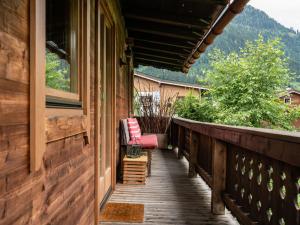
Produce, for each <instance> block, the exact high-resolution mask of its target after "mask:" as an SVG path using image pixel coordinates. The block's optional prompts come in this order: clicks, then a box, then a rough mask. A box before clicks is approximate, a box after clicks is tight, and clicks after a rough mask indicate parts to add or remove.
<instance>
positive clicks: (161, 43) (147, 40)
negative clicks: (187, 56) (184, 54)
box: [134, 36, 196, 49]
mask: <svg viewBox="0 0 300 225" xmlns="http://www.w3.org/2000/svg"><path fill="white" fill-rule="evenodd" d="M148 38H149V39H147V37H145V39H144V38H134V40H135V41H134V43H140V42H141V43H150V44H157V45H163V46H169V47H177V48H186V49H191V46H186V45H184V44H186V43H187V42H182V44H173V42H171V41H170V40H168V41H166V42H164V41H162V40H159V41H155V40H152V38H153V36H151V37H148ZM160 39H161V38H160ZM190 43H191V42H190ZM145 45H146V44H145ZM195 46H196V44H195V45H193V47H195Z"/></svg>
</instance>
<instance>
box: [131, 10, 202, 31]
mask: <svg viewBox="0 0 300 225" xmlns="http://www.w3.org/2000/svg"><path fill="white" fill-rule="evenodd" d="M125 18H126V19H134V20H142V21H148V22H153V23H159V24H166V25H170V26H177V27H185V28H189V29H193V28H194V29H203V28H205V27H206V26H207V23H203V22H201V21H200V20H199V21H200V22H198V23H195V21H197V20H193V21H192V20H189V21H186V20H182V19H180V17H177V16H173V15H171V16H170V15H168V16H163V15H145V14H141V13H138V14H137V13H126V14H125ZM201 24H202V25H201ZM203 24H204V26H203Z"/></svg>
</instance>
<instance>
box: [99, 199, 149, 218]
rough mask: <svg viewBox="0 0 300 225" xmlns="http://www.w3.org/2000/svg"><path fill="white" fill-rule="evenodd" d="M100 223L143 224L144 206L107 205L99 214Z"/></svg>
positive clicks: (126, 204)
mask: <svg viewBox="0 0 300 225" xmlns="http://www.w3.org/2000/svg"><path fill="white" fill-rule="evenodd" d="M100 221H101V222H125V223H143V222H144V205H143V204H128V203H107V204H106V205H105V206H104V208H103V209H102V210H101V212H100Z"/></svg>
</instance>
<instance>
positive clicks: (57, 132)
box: [46, 115, 88, 143]
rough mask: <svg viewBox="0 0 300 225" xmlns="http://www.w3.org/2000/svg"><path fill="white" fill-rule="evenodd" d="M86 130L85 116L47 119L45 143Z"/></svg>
mask: <svg viewBox="0 0 300 225" xmlns="http://www.w3.org/2000/svg"><path fill="white" fill-rule="evenodd" d="M87 129H88V127H87V117H86V116H85V115H82V116H61V117H52V118H48V119H47V121H46V137H47V138H46V141H47V143H49V142H52V141H57V140H60V139H64V138H66V137H70V136H74V135H77V134H81V133H85V132H87Z"/></svg>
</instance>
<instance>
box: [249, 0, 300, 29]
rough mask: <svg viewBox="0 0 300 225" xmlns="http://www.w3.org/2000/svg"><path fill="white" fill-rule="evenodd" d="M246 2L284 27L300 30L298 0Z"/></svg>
mask: <svg viewBox="0 0 300 225" xmlns="http://www.w3.org/2000/svg"><path fill="white" fill-rule="evenodd" d="M248 4H250V5H252V6H254V7H255V8H257V9H261V10H262V11H264V12H266V13H267V14H268V15H269V16H270V17H272V18H274V19H275V20H276V21H277V22H279V23H281V24H282V25H284V26H286V27H288V28H290V27H293V28H294V30H300V0H250V2H249V3H248Z"/></svg>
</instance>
